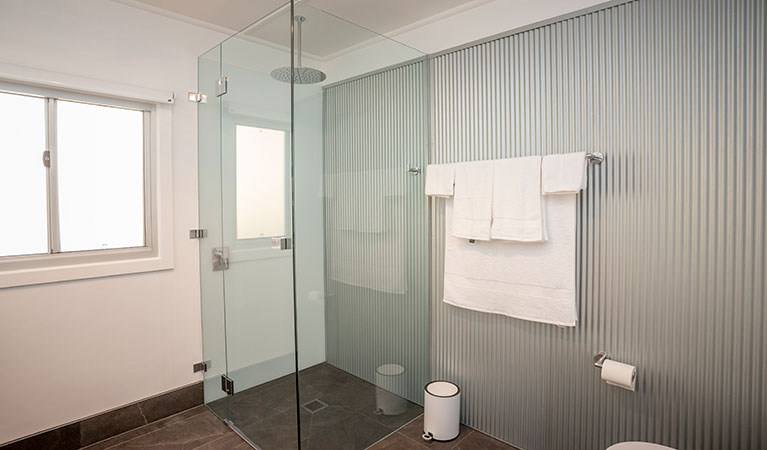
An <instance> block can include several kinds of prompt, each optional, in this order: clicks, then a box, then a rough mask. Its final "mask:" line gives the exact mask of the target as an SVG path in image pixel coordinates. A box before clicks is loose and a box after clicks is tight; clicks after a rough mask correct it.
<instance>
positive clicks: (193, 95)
mask: <svg viewBox="0 0 767 450" xmlns="http://www.w3.org/2000/svg"><path fill="white" fill-rule="evenodd" d="M187 99H188V100H189V101H190V102H192V103H208V96H207V95H205V94H203V93H202V92H190V93H189V95H188V96H187Z"/></svg>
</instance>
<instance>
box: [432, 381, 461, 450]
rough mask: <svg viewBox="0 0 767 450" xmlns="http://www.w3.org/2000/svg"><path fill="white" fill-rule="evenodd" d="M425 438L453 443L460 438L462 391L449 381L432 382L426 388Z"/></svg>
mask: <svg viewBox="0 0 767 450" xmlns="http://www.w3.org/2000/svg"><path fill="white" fill-rule="evenodd" d="M423 410H424V411H423V438H424V439H426V440H435V441H452V440H453V439H455V438H456V437H458V433H459V431H460V422H459V421H460V419H461V390H460V389H459V388H458V386H457V385H455V384H453V383H451V382H449V381H442V380H440V381H432V382H431V383H429V384H427V385H426V387H424V399H423Z"/></svg>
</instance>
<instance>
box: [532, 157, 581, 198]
mask: <svg viewBox="0 0 767 450" xmlns="http://www.w3.org/2000/svg"><path fill="white" fill-rule="evenodd" d="M542 165H543V167H542V168H541V173H542V175H541V177H542V178H543V183H542V184H543V193H544V194H545V195H551V194H577V193H578V191H580V190H581V189H585V188H586V183H587V180H588V177H587V176H586V167H587V165H588V161H586V153H585V152H580V153H564V154H561V155H547V156H544V157H543V164H542Z"/></svg>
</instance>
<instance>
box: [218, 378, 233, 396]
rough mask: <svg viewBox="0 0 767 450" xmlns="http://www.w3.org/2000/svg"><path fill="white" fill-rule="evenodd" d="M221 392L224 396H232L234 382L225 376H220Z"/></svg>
mask: <svg viewBox="0 0 767 450" xmlns="http://www.w3.org/2000/svg"><path fill="white" fill-rule="evenodd" d="M221 390H222V391H224V392H226V395H234V381H233V380H232V379H231V378H229V377H227V376H226V375H221Z"/></svg>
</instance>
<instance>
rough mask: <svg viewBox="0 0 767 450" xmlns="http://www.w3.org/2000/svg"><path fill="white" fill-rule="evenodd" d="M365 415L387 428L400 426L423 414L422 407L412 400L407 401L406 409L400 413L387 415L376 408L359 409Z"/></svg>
mask: <svg viewBox="0 0 767 450" xmlns="http://www.w3.org/2000/svg"><path fill="white" fill-rule="evenodd" d="M361 412H362V413H363V414H365V415H366V416H368V417H370V418H371V419H373V420H375V421H376V422H379V423H381V424H382V425H385V426H387V427H389V428H394V429H396V428H400V427H402V426H403V425H405V424H407V423H408V422H410V421H412V420H413V419H415V418H416V417H418V416H420V415H421V414H423V408H422V407H421V406H420V405H416V404H415V403H412V402H407V409H406V410H405V411H404V412H402V413H401V414H396V415H387V414H383V413H382V412H381V411H379V410H378V409H377V408H375V409H374V410H373V411H361Z"/></svg>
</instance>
